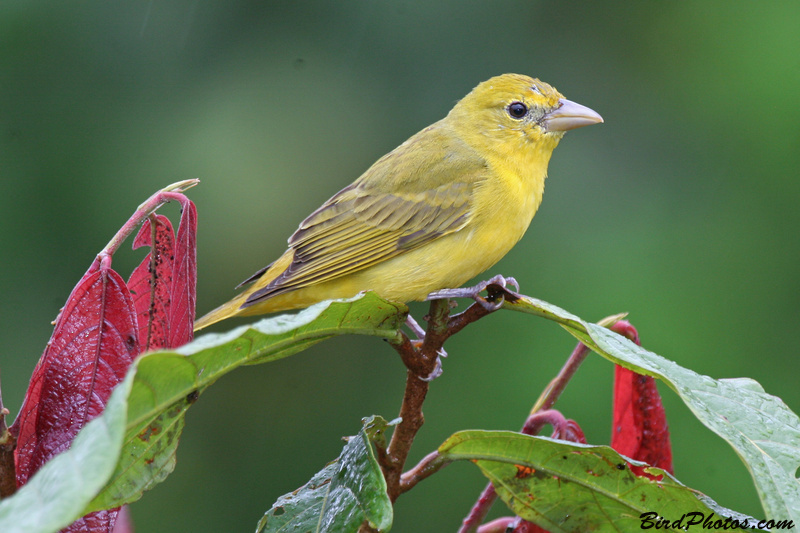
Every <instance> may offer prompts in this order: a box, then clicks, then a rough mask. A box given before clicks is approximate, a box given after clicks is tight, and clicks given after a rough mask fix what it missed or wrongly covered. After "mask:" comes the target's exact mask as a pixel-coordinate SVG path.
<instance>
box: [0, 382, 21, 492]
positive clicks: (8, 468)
mask: <svg viewBox="0 0 800 533" xmlns="http://www.w3.org/2000/svg"><path fill="white" fill-rule="evenodd" d="M6 416H8V409H6V408H5V407H4V406H3V394H2V391H0V499H2V498H8V497H9V496H11V495H12V494H14V492H16V490H17V474H16V470H15V468H14V449H15V448H16V447H17V438H16V436H15V435H14V434H13V433H11V431H9V430H8V426H6Z"/></svg>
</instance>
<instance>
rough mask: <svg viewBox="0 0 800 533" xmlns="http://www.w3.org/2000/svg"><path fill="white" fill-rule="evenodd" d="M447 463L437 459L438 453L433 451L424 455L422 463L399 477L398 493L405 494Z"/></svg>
mask: <svg viewBox="0 0 800 533" xmlns="http://www.w3.org/2000/svg"><path fill="white" fill-rule="evenodd" d="M448 464H450V463H448V462H445V461H443V460H442V459H441V458H440V457H439V452H437V451H433V452H431V453H429V454H428V455H426V456H425V457H424V458H423V459H422V461H420V462H419V463H417V465H416V466H415V467H414V468H412V469H410V470H408V471H407V472H405V473H404V474H403V475H402V476H400V492H401V493H403V492H406V491H408V490H411V489H412V488H414V485H416V484H417V483H419V482H420V481H422V480H423V479H425V478H426V477H428V476H430V475H432V474H435V473H436V472H438V471H439V470H441V469H442V467H445V466H447V465H448Z"/></svg>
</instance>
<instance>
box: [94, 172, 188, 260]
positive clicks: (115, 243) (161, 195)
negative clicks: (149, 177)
mask: <svg viewBox="0 0 800 533" xmlns="http://www.w3.org/2000/svg"><path fill="white" fill-rule="evenodd" d="M198 183H200V180H197V179H191V180H184V181H179V182H177V183H173V184H172V185H167V186H166V187H164V188H163V189H161V190H160V191H158V192H157V193H155V194H154V195H153V196H151V197H150V198H148V199H147V200H145V201H144V203H142V204H141V205H140V206H139V207H137V208H136V211H135V212H134V213H133V215H131V218H129V219H128V221H127V222H125V224H124V225H123V226H122V227H121V228H120V229H119V231H118V232H117V233H116V234H115V235H114V236H113V237H112V238H111V240H110V241H109V242H108V244H106V246H105V248H103V250H102V251H101V252H100V253H99V254H98V258H99V257H102V256H108V255H114V253H115V252H116V251H117V250H118V249H119V247H120V245H121V244H122V242H123V241H124V240H125V239H127V238H128V237H129V236H130V235H131V233H133V232H134V231H135V230H136V228H137V227H139V224H141V223H142V222H143V221H144V219H146V218H147V217H148V216H150V215H151V214H152V213H154V212H155V211H156V209H158V208H159V207H161V206H162V205H164V204H165V203H167V202H169V201H172V200H175V201H181V200H185V199H186V197H185V196H184V195H183V194H182V193H183V192H184V191H185V190H187V189H190V188H192V187H194V186H195V185H197V184H198Z"/></svg>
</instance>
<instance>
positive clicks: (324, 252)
mask: <svg viewBox="0 0 800 533" xmlns="http://www.w3.org/2000/svg"><path fill="white" fill-rule="evenodd" d="M462 176H463V175H462ZM469 177H470V178H472V179H464V180H459V181H456V182H454V181H451V182H448V183H444V184H441V185H439V186H438V187H435V188H432V189H427V190H422V191H420V190H419V188H417V189H418V190H417V191H411V192H402V193H400V192H392V193H390V192H386V191H381V190H376V188H375V187H370V186H369V184H368V182H366V183H365V182H364V181H363V180H358V181H356V182H355V183H354V184H352V185H350V186H349V187H346V188H345V189H342V190H341V191H339V193H337V194H336V195H335V196H334V197H333V198H331V199H330V200H328V201H327V202H326V203H325V204H324V205H323V206H322V207H320V208H319V209H317V210H316V211H314V212H313V213H312V214H311V215H310V216H309V217H308V218H306V219H305V220H304V221H303V222H302V223H301V224H300V228H299V229H298V230H297V231H296V232H295V233H294V234H293V235H292V236H291V238H290V239H289V247H290V250H294V256H293V260H292V263H291V264H290V265H289V267H288V268H287V269H286V270H285V271H284V272H283V273H281V274H280V275H279V276H277V277H276V278H275V279H274V280H272V281H271V282H270V283H269V284H268V285H266V286H265V287H263V288H262V289H260V290H257V291H254V292H253V293H252V294H250V295H249V297H248V298H247V300H246V302H245V304H244V305H243V307H245V306H250V305H253V304H255V303H257V302H259V301H261V300H263V299H266V298H269V297H271V296H275V295H277V294H281V293H284V292H288V291H291V290H294V289H299V288H301V287H305V286H308V285H311V284H316V283H322V282H325V281H329V280H332V279H335V278H338V277H341V276H344V275H346V274H350V273H353V272H356V271H358V270H362V269H365V268H367V267H369V266H372V265H374V264H376V263H379V262H381V261H385V260H387V259H389V258H391V257H394V256H396V255H399V254H402V253H404V252H406V251H408V250H412V249H414V248H417V247H419V246H422V245H423V244H425V243H428V242H430V241H431V240H434V239H436V238H438V237H441V236H443V235H447V234H448V233H452V232H454V231H458V230H459V229H461V228H462V227H464V226H465V225H466V224H467V223H468V222H469V220H470V217H471V216H472V213H471V209H470V208H471V199H472V196H473V195H472V192H473V188H474V187H475V184H476V182H477V181H478V180H476V179H474V178H475V176H474V174H473V175H471V176H469Z"/></svg>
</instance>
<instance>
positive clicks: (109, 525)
mask: <svg viewBox="0 0 800 533" xmlns="http://www.w3.org/2000/svg"><path fill="white" fill-rule="evenodd" d="M119 514H120V507H117V508H116V509H109V510H107V511H96V512H94V513H89V514H87V515H86V516H84V517H82V518H79V519H77V520H75V521H74V522H73V523H72V524H70V525H69V526H67V527H65V528H64V529H62V530H61V533H112V532H115V531H117V528H116V526H115V524H116V523H117V516H118V515H119ZM123 531H124V530H123Z"/></svg>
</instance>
